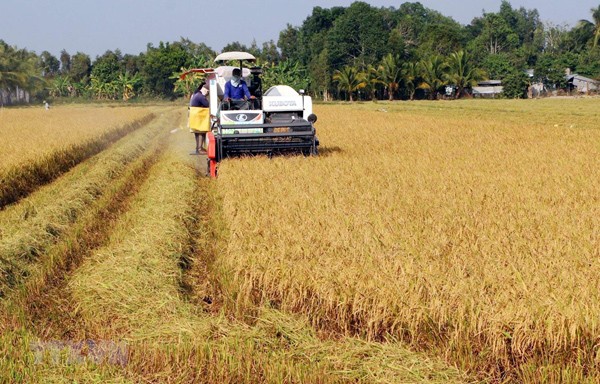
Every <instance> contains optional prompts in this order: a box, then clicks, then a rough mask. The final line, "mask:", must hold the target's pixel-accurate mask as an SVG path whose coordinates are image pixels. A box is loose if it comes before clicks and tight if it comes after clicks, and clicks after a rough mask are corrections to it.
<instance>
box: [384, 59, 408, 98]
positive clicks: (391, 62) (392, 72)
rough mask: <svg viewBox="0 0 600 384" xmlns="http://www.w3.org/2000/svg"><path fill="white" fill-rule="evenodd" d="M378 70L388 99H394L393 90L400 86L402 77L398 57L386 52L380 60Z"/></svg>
mask: <svg viewBox="0 0 600 384" xmlns="http://www.w3.org/2000/svg"><path fill="white" fill-rule="evenodd" d="M379 72H380V73H381V80H382V83H383V84H385V86H386V87H387V90H388V99H389V100H390V101H392V100H394V92H396V91H397V90H398V88H399V87H400V80H401V77H402V67H401V66H400V57H399V56H398V55H392V54H391V53H388V54H387V56H385V57H384V58H383V59H382V60H381V65H379Z"/></svg>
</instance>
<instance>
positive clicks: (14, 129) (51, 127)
mask: <svg viewBox="0 0 600 384" xmlns="http://www.w3.org/2000/svg"><path fill="white" fill-rule="evenodd" d="M147 114H148V109H147V108H143V107H139V108H138V107H129V106H127V107H113V106H106V105H86V106H70V105H66V106H57V107H53V108H51V109H50V110H47V111H46V110H44V109H42V108H1V109H0V137H1V138H2V145H1V146H0V171H4V170H6V169H8V168H11V167H14V166H16V165H19V164H24V163H27V162H30V161H35V160H36V159H38V158H41V157H44V156H45V155H47V154H49V153H52V152H54V151H56V150H58V149H61V148H66V147H69V146H70V145H75V144H80V143H81V142H84V141H87V140H90V139H93V138H96V137H99V136H100V135H102V134H103V133H105V132H108V131H110V130H113V129H115V128H116V127H120V126H123V125H127V124H128V123H131V122H133V121H135V120H138V119H140V118H142V117H144V116H146V115H147Z"/></svg>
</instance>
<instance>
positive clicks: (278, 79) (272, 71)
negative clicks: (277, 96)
mask: <svg viewBox="0 0 600 384" xmlns="http://www.w3.org/2000/svg"><path fill="white" fill-rule="evenodd" d="M263 68H264V72H263V76H262V84H263V89H264V90H265V91H266V90H267V89H269V88H270V87H272V86H274V85H280V84H283V85H289V86H290V87H292V88H294V89H295V90H299V89H307V87H308V76H307V70H306V68H304V67H303V66H301V65H300V63H298V62H294V61H290V60H285V61H281V62H279V63H267V64H266V65H265V66H264V67H263Z"/></svg>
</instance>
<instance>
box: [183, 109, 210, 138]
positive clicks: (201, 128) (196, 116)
mask: <svg viewBox="0 0 600 384" xmlns="http://www.w3.org/2000/svg"><path fill="white" fill-rule="evenodd" d="M188 127H189V128H190V130H191V131H192V132H208V131H210V108H202V107H190V110H189V114H188Z"/></svg>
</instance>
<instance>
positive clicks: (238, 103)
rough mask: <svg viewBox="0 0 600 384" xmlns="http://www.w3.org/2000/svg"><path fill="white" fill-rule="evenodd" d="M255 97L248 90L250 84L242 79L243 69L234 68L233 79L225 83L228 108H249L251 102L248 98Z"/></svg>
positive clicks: (226, 106)
mask: <svg viewBox="0 0 600 384" xmlns="http://www.w3.org/2000/svg"><path fill="white" fill-rule="evenodd" d="M250 99H254V96H251V95H250V91H249V90H248V84H246V82H245V81H244V80H242V71H241V70H240V69H239V68H234V70H233V72H232V77H231V80H229V81H228V82H227V83H225V91H224V92H223V100H224V101H225V102H226V104H225V108H226V109H248V108H249V106H250V104H249V103H248V100H250Z"/></svg>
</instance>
